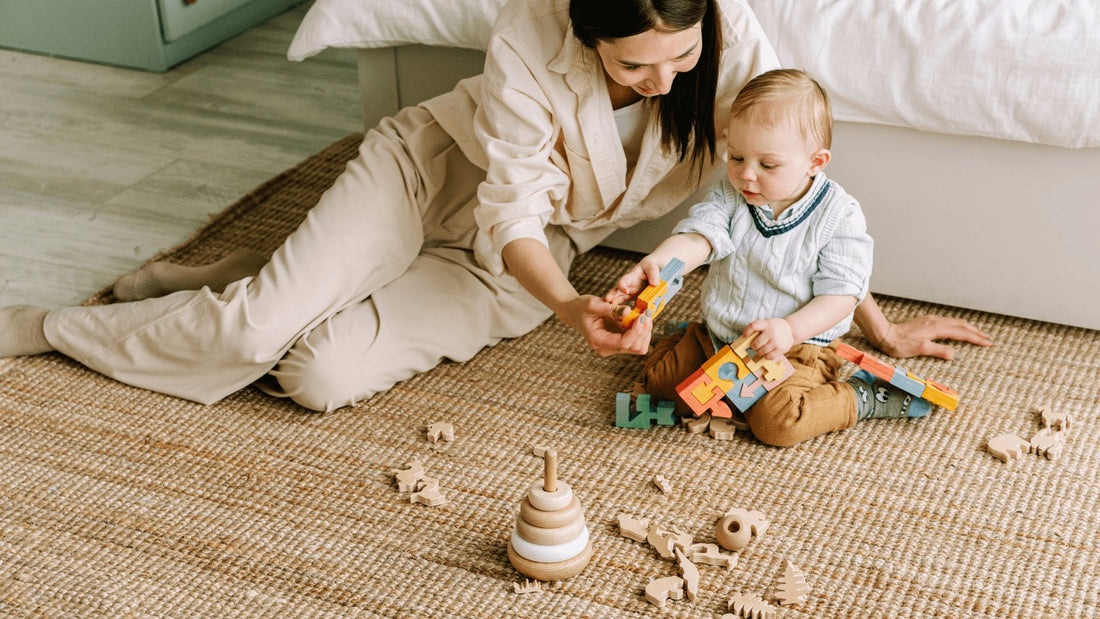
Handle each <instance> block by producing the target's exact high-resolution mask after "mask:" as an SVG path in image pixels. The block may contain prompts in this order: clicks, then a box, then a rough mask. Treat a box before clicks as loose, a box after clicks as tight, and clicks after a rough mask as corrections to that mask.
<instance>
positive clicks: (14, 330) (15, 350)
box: [0, 305, 54, 358]
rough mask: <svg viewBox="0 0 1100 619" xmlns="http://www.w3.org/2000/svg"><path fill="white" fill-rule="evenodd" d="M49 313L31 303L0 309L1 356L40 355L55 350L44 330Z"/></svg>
mask: <svg viewBox="0 0 1100 619" xmlns="http://www.w3.org/2000/svg"><path fill="white" fill-rule="evenodd" d="M47 313H48V312H47V310H45V309H43V308H41V307H34V306H31V305H14V306H12V307H5V308H2V309H0V358H2V357H16V356H19V355H38V354H41V353H44V352H50V351H51V350H54V347H53V346H51V345H50V343H49V342H48V341H46V333H45V331H43V330H42V323H43V321H44V320H45V319H46V314H47Z"/></svg>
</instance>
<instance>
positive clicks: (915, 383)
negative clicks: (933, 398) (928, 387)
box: [890, 368, 925, 397]
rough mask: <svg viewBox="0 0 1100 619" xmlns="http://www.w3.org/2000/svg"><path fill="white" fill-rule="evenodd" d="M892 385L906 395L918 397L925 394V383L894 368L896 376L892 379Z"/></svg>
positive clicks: (906, 372) (905, 371)
mask: <svg viewBox="0 0 1100 619" xmlns="http://www.w3.org/2000/svg"><path fill="white" fill-rule="evenodd" d="M890 384H891V385H893V386H895V387H897V388H898V389H901V390H902V391H904V392H905V393H908V394H910V395H917V396H918V397H919V394H923V393H924V389H925V384H924V381H922V380H921V379H919V378H917V377H916V376H914V375H913V374H911V373H910V372H908V371H907V370H904V369H902V368H894V375H893V376H892V377H891V378H890Z"/></svg>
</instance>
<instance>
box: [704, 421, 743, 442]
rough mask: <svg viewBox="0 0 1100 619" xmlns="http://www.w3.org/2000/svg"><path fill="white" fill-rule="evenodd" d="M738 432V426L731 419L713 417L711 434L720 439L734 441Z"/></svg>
mask: <svg viewBox="0 0 1100 619" xmlns="http://www.w3.org/2000/svg"><path fill="white" fill-rule="evenodd" d="M735 434H737V426H735V425H733V421H731V420H729V419H711V420H710V435H711V437H713V438H714V439H716V440H719V441H732V440H733V437H734V435H735Z"/></svg>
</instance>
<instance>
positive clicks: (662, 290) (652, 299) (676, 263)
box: [621, 258, 685, 329]
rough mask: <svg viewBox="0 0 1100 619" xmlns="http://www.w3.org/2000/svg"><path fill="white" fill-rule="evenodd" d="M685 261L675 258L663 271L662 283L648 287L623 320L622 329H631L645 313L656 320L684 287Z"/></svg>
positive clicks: (635, 300)
mask: <svg viewBox="0 0 1100 619" xmlns="http://www.w3.org/2000/svg"><path fill="white" fill-rule="evenodd" d="M684 266H685V265H684V261H683V260H680V259H679V258H673V259H672V260H671V261H669V263H668V264H666V265H665V267H664V268H663V269H661V281H659V282H657V283H656V284H650V285H649V286H646V288H645V290H643V291H642V292H641V294H639V295H638V297H637V298H636V299H634V309H632V310H630V312H628V313H627V315H626V316H624V317H623V319H622V323H621V324H622V327H623V328H624V329H629V328H630V325H632V324H634V321H635V320H636V319H637V318H638V316H641V315H642V313H645V315H646V316H648V317H650V318H656V317H657V315H658V314H660V313H661V310H663V309H665V304H666V303H667V302H668V301H669V300H670V299H671V298H672V297H674V296H676V293H677V292H680V289H681V288H683V286H684V277H683V275H684Z"/></svg>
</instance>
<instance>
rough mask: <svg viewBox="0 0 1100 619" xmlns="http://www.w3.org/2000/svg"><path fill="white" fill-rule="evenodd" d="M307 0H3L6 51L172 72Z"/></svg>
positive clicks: (0, 15) (0, 19) (1, 43)
mask: <svg viewBox="0 0 1100 619" xmlns="http://www.w3.org/2000/svg"><path fill="white" fill-rule="evenodd" d="M303 1H304V0H195V1H194V2H187V1H186V0H0V47H7V48H11V49H17V50H22V51H29V52H36V53H42V54H49V55H52V56H62V57H66V58H75V59H78V60H89V61H92V62H100V63H104V64H112V65H119V66H123V67H132V68H136V69H147V70H151V71H165V70H167V69H168V68H170V67H172V66H174V65H176V64H179V63H181V62H183V61H184V60H187V59H188V58H191V57H192V56H195V55H196V54H199V53H201V52H203V51H205V50H207V49H209V48H210V47H213V46H215V45H217V44H218V43H221V42H222V41H224V40H226V39H228V38H230V37H233V36H235V35H237V34H239V33H241V32H243V31H244V30H247V29H248V28H251V27H252V26H254V25H256V24H258V23H260V22H262V21H264V20H266V19H268V18H270V17H273V16H275V15H277V14H279V13H281V12H283V11H285V10H287V9H289V8H290V7H292V6H294V5H297V4H301V3H302V2H303Z"/></svg>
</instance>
